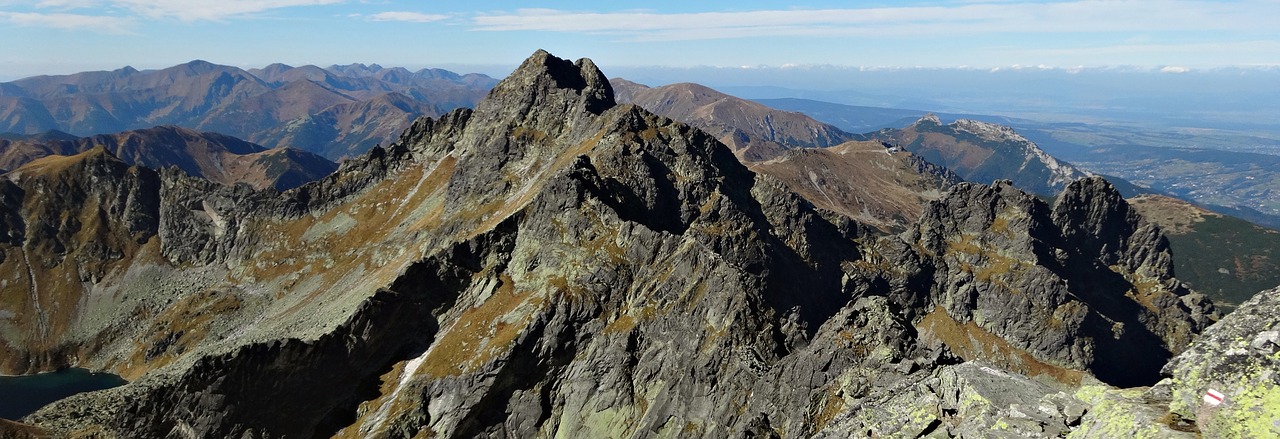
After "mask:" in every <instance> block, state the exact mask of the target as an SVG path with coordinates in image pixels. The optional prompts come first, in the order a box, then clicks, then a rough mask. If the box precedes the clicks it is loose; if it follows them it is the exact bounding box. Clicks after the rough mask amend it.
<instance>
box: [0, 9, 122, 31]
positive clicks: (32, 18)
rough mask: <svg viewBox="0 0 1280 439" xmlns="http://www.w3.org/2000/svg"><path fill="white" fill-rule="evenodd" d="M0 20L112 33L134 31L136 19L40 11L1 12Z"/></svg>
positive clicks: (23, 24) (19, 23)
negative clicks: (44, 12)
mask: <svg viewBox="0 0 1280 439" xmlns="http://www.w3.org/2000/svg"><path fill="white" fill-rule="evenodd" d="M0 21H3V22H8V23H12V24H15V25H19V26H38V27H50V28H54V29H66V30H83V31H90V32H99V33H110V34H128V33H132V29H133V27H134V24H135V20H134V19H132V18H128V17H116V16H102V15H81V14H66V13H52V14H43V13H38V12H0Z"/></svg>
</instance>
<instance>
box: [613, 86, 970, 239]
mask: <svg viewBox="0 0 1280 439" xmlns="http://www.w3.org/2000/svg"><path fill="white" fill-rule="evenodd" d="M611 84H614V85H615V86H617V87H618V92H617V95H618V100H619V102H631V103H635V104H636V105H639V106H641V107H643V108H645V109H646V110H649V111H652V112H654V113H655V114H660V115H663V116H666V117H670V118H672V119H675V120H678V121H681V122H684V123H687V124H690V125H693V126H696V127H699V128H701V129H703V130H706V131H707V132H709V133H712V134H714V135H717V136H718V138H719V139H720V141H721V142H723V143H725V144H726V145H727V146H729V147H730V149H732V150H734V151H735V153H736V154H737V155H738V157H739V158H740V159H742V160H743V162H744V163H746V164H747V166H748V167H750V168H751V169H752V170H753V171H755V172H759V173H763V174H768V175H770V176H772V177H774V178H777V179H779V180H781V181H782V182H784V183H785V184H786V185H787V187H788V188H789V189H791V190H792V191H795V192H796V193H798V194H800V195H801V196H803V197H805V198H806V199H808V200H809V201H810V202H812V203H814V204H815V205H817V206H820V207H822V208H824V209H828V210H832V211H835V212H839V213H841V214H844V215H846V216H848V217H850V218H853V219H855V220H857V221H858V222H859V223H862V224H866V225H870V226H873V227H874V228H876V229H880V230H881V231H895V232H896V231H902V230H903V229H905V228H906V227H907V226H908V225H909V224H910V223H912V222H914V221H915V220H916V219H917V218H919V216H920V213H921V212H922V211H923V208H924V205H925V204H927V203H928V202H929V201H932V200H936V199H938V197H939V196H940V195H941V194H942V193H943V192H944V191H945V190H946V189H947V188H948V187H950V186H951V185H953V184H955V183H957V182H959V181H960V179H959V177H958V176H956V175H955V174H954V173H951V172H950V171H948V170H946V169H944V168H941V167H939V166H936V165H934V164H931V163H929V162H927V161H925V160H924V159H922V158H920V157H919V156H916V155H914V154H911V153H909V152H905V153H904V152H902V151H900V150H898V149H891V148H888V147H887V145H882V144H881V143H880V142H875V141H857V140H851V139H854V138H857V137H858V136H854V135H851V134H848V133H845V132H843V131H840V130H839V129H836V128H835V127H832V126H830V125H826V124H823V123H821V122H818V121H815V120H813V119H809V118H808V117H805V116H803V115H800V114H798V113H788V112H782V111H777V110H773V109H770V108H768V107H764V106H762V105H760V104H758V103H755V102H752V101H747V100H744V99H739V98H736V97H733V96H729V95H726V94H723V93H720V92H717V91H715V90H712V89H710V88H707V87H704V86H701V85H697V84H672V85H667V86H663V87H657V88H650V87H647V86H644V85H641V84H637V83H634V82H630V81H627V80H623V79H614V80H612V81H611ZM776 121H781V122H779V123H775V122H776Z"/></svg>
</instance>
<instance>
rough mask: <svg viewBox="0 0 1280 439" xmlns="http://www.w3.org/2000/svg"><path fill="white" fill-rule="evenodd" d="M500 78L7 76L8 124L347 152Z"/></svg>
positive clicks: (218, 73) (395, 71) (200, 71)
mask: <svg viewBox="0 0 1280 439" xmlns="http://www.w3.org/2000/svg"><path fill="white" fill-rule="evenodd" d="M495 83H496V80H494V79H493V78H490V77H488V76H485V75H480V74H467V75H458V74H455V73H453V72H449V71H445V70H438V69H423V70H419V71H417V72H412V71H409V70H407V69H403V68H383V67H381V66H378V65H376V64H374V65H371V66H366V65H361V64H352V65H346V66H331V67H329V68H328V69H324V68H320V67H316V66H302V67H291V66H287V65H284V64H272V65H270V66H267V67H265V68H263V69H253V70H242V69H240V68H236V67H231V66H223V65H217V64H212V63H209V62H205V61H192V62H189V63H186V64H182V65H178V66H174V67H170V68H166V69H161V70H146V71H139V70H136V69H133V68H130V67H125V68H122V69H118V70H113V71H109V72H83V73H77V74H73V75H63V76H36V77H31V78H25V79H20V80H17V81H13V82H8V83H2V84H0V132H12V133H19V134H35V133H40V132H44V131H48V130H60V131H64V132H67V133H71V134H75V135H78V136H88V135H94V134H101V133H112V132H120V131H126V130H133V129H140V128H149V127H152V126H157V125H177V126H182V127H186V128H191V129H196V130H201V131H215V132H219V133H223V134H228V135H232V136H235V137H239V138H243V139H246V140H249V141H251V142H255V143H259V144H262V145H265V146H267V147H275V146H291V147H295V148H299V149H303V150H306V151H311V152H315V153H318V154H322V155H325V156H326V157H329V158H331V159H339V158H343V157H349V156H352V155H355V154H360V153H363V152H364V151H366V150H368V148H370V147H372V146H373V145H375V144H378V143H387V142H388V141H390V140H391V139H394V138H395V137H396V136H397V135H399V133H400V131H402V130H403V129H404V128H405V127H407V126H408V125H409V124H410V123H411V122H412V121H413V120H414V119H416V118H417V117H419V116H423V115H426V116H437V115H439V114H441V113H443V112H445V111H448V110H451V109H453V108H457V107H469V106H472V105H474V104H475V103H476V101H477V100H479V99H480V97H482V96H484V94H485V93H486V92H487V91H488V90H489V88H491V87H492V86H493V85H494V84H495Z"/></svg>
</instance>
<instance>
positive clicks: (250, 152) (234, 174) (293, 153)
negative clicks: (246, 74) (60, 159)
mask: <svg viewBox="0 0 1280 439" xmlns="http://www.w3.org/2000/svg"><path fill="white" fill-rule="evenodd" d="M95 148H102V149H104V150H106V151H108V152H109V153H110V154H112V155H114V156H115V157H118V158H119V159H120V160H122V161H123V162H125V163H126V164H129V165H142V166H146V167H148V168H151V169H157V170H159V169H164V168H168V167H176V168H178V169H181V170H182V171H184V172H186V173H187V175H191V176H195V177H202V178H205V179H207V180H210V181H214V182H217V183H222V184H225V185H234V184H236V183H247V184H249V185H251V186H254V187H256V188H273V189H276V190H286V189H292V188H295V187H298V186H301V185H302V184H304V183H307V182H310V181H313V180H317V179H320V178H321V177H324V176H325V175H328V174H329V173H331V172H333V171H334V170H335V169H337V168H338V165H337V164H336V163H334V162H331V161H329V160H327V159H325V158H324V157H321V156H318V155H316V154H312V153H309V152H306V151H301V150H297V149H292V148H274V149H267V148H264V147H263V146H261V145H258V144H254V143H250V142H246V141H243V140H240V139H237V138H234V137H231V136H227V135H223V134H218V133H202V132H197V131H194V130H189V129H186V128H179V127H175V126H159V127H154V128H147V129H141V130H132V131H125V132H121V133H116V134H99V135H96V136H90V137H76V136H72V135H70V134H66V133H62V132H57V131H50V132H46V133H42V134H39V135H32V136H9V138H0V169H6V170H17V172H21V170H22V167H23V166H24V165H26V164H27V163H30V162H37V161H40V160H42V159H45V158H46V157H50V156H54V157H57V156H72V155H76V154H80V153H83V152H86V151H90V150H93V149H95Z"/></svg>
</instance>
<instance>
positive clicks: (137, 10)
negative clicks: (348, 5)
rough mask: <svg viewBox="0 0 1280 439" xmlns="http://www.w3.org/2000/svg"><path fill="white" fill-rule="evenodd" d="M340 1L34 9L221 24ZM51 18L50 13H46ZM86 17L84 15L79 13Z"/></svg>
mask: <svg viewBox="0 0 1280 439" xmlns="http://www.w3.org/2000/svg"><path fill="white" fill-rule="evenodd" d="M343 1H344V0H42V1H39V2H37V3H36V4H35V7H36V8H38V9H56V10H61V11H70V10H77V11H80V10H94V11H103V10H109V9H116V10H125V11H128V12H129V13H131V14H133V15H136V16H139V17H142V18H152V19H155V18H168V19H178V20H182V21H221V20H226V19H231V18H237V17H244V16H248V15H251V14H255V13H260V12H265V11H270V10H273V9H281V8H289V7H296V6H318V5H327V4H335V3H342V2H343ZM50 15H52V14H50ZM82 15H86V16H87V15H88V14H82Z"/></svg>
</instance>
